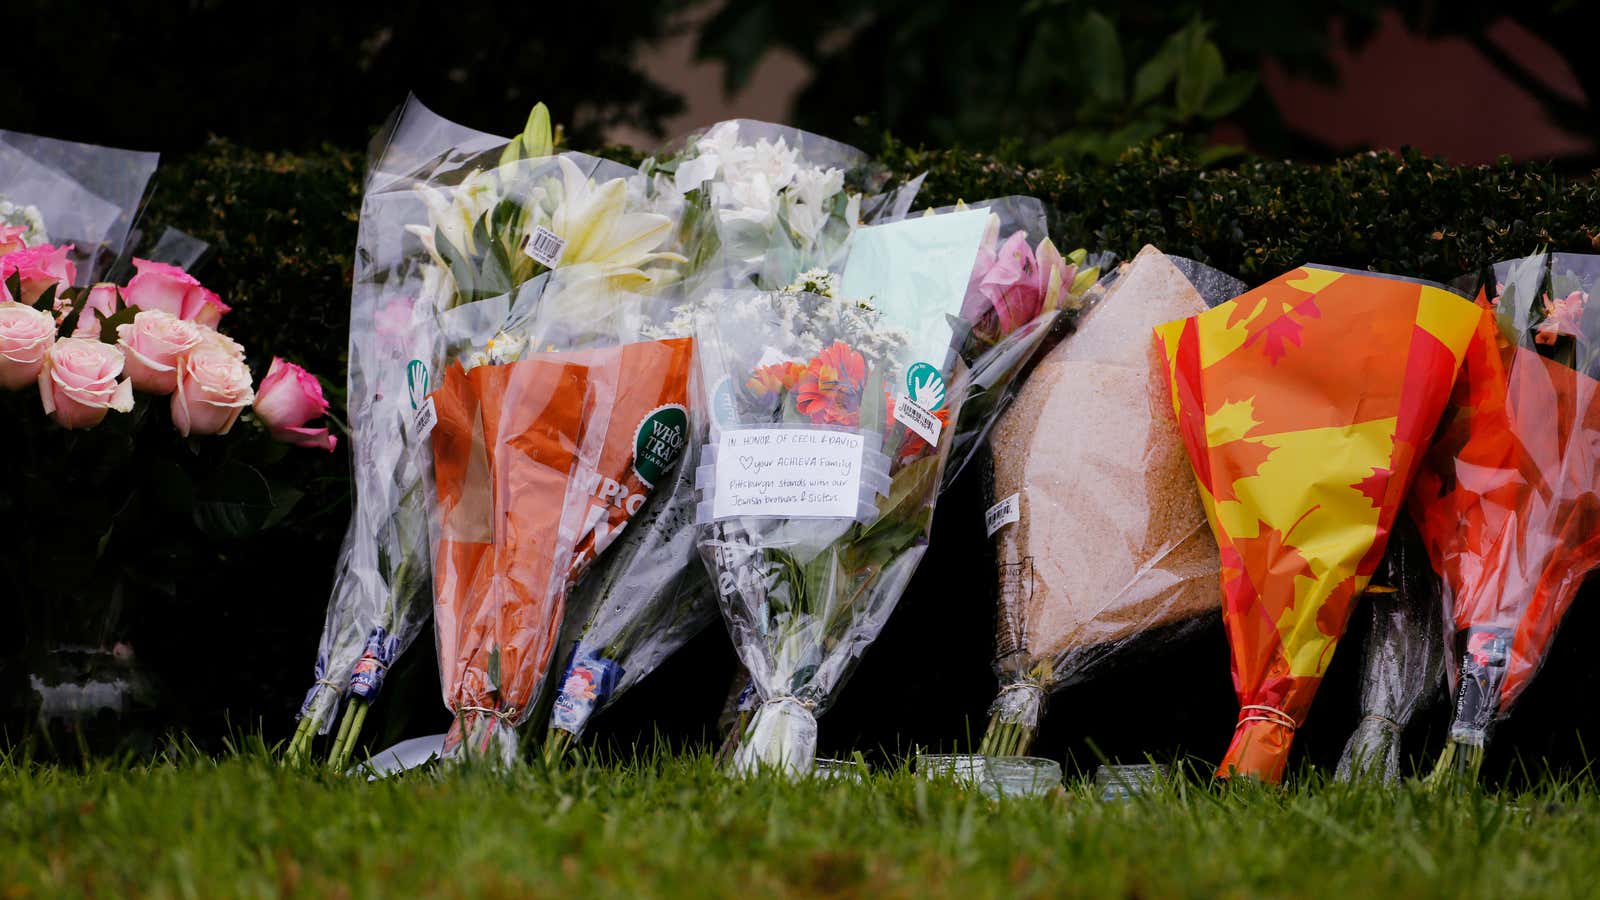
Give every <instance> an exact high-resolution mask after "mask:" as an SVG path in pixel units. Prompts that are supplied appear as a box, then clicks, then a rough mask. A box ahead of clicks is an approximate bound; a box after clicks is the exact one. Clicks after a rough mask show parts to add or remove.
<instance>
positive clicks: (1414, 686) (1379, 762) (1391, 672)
mask: <svg viewBox="0 0 1600 900" xmlns="http://www.w3.org/2000/svg"><path fill="white" fill-rule="evenodd" d="M1419 480H1420V476H1419ZM1373 581H1374V582H1375V583H1374V585H1373V586H1372V587H1369V588H1368V589H1367V594H1366V597H1365V600H1366V602H1367V604H1368V605H1369V606H1370V607H1371V610H1372V618H1371V619H1370V620H1369V621H1370V627H1369V630H1368V632H1367V643H1366V659H1365V661H1364V663H1363V666H1362V675H1361V721H1360V722H1359V723H1358V724H1357V725H1356V729H1355V731H1354V732H1353V733H1352V734H1351V735H1350V740H1349V741H1348V742H1347V743H1346V744H1345V747H1344V754H1343V755H1342V756H1340V758H1339V767H1338V770H1337V777H1338V778H1339V779H1340V780H1342V781H1351V780H1356V779H1360V778H1376V779H1380V780H1382V781H1385V782H1391V783H1392V782H1394V781H1395V780H1396V779H1398V778H1399V777H1400V739H1401V736H1402V735H1403V734H1404V733H1405V729H1406V726H1407V725H1409V724H1410V723H1411V719H1412V716H1414V715H1415V714H1416V712H1417V710H1418V709H1419V708H1421V706H1422V704H1423V703H1425V702H1426V701H1427V700H1428V699H1429V698H1430V697H1432V696H1433V695H1434V693H1435V692H1436V691H1438V689H1439V685H1440V682H1441V681H1442V680H1443V676H1444V660H1445V653H1444V647H1445V645H1444V642H1443V641H1442V640H1441V639H1440V638H1441V629H1442V627H1443V626H1442V624H1441V622H1440V605H1439V598H1438V589H1437V586H1436V583H1435V582H1434V579H1433V574H1432V571H1431V570H1430V569H1429V567H1428V564H1427V555H1426V552H1425V551H1424V550H1423V548H1422V545H1421V543H1420V539H1419V538H1418V536H1417V533H1416V528H1415V526H1413V525H1412V524H1411V523H1410V522H1409V520H1407V519H1404V518H1402V519H1401V520H1400V521H1399V522H1398V523H1396V527H1395V533H1394V535H1393V536H1391V537H1390V539H1389V551H1388V553H1387V554H1386V555H1385V556H1384V562H1383V565H1382V566H1381V567H1380V568H1379V570H1378V573H1377V575H1376V576H1375V577H1374V579H1373Z"/></svg>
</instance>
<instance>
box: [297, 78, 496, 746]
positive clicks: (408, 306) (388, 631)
mask: <svg viewBox="0 0 1600 900" xmlns="http://www.w3.org/2000/svg"><path fill="white" fill-rule="evenodd" d="M488 137H489V136H485V135H481V133H478V132H472V131H471V130H470V129H464V128H462V127H461V126H456V125H454V124H453V123H449V122H447V121H446V120H444V119H441V118H439V117H438V116H436V115H434V114H433V113H431V112H429V111H428V110H427V109H426V108H425V107H423V106H422V105H421V104H420V103H418V102H417V101H416V99H415V98H410V99H408V101H407V102H406V104H405V105H404V106H402V107H401V109H400V110H399V111H397V112H396V113H395V115H394V117H393V118H392V119H391V122H390V125H389V126H388V127H387V128H386V129H385V130H384V131H383V132H382V133H381V134H380V136H379V138H378V139H376V140H374V142H373V144H372V153H373V155H372V158H371V159H370V160H369V162H368V178H367V181H366V191H365V194H364V196H363V198H362V204H361V214H360V221H359V227H358V231H357V237H356V254H355V272H354V284H353V287H352V289H351V303H350V338H349V350H348V352H349V375H348V378H349V384H348V391H347V405H348V416H349V427H350V443H349V446H350V450H351V465H352V473H351V474H352V479H353V483H354V502H355V505H354V508H353V509H352V511H351V517H350V524H349V526H348V527H347V528H346V530H345V537H344V542H343V544H342V545H341V547H340V551H339V560H338V563H337V566H336V568H335V572H334V583H333V590H332V594H331V596H330V597H329V600H328V609H327V613H326V615H325V617H324V621H323V628H322V634H321V636H320V638H319V640H318V645H317V657H316V665H315V669H314V679H315V680H314V682H313V684H312V686H311V688H310V690H308V691H307V693H306V697H305V700H304V701H303V702H302V704H301V706H300V711H299V716H300V725H299V727H298V729H297V730H296V733H295V737H294V740H293V741H292V742H291V744H290V748H289V757H290V758H291V759H303V758H305V756H306V755H307V754H309V752H310V743H311V740H312V739H313V738H314V736H315V735H317V734H321V733H326V732H327V731H328V730H329V729H330V727H331V726H332V722H333V718H334V716H335V714H336V713H337V712H338V709H339V704H340V702H341V700H342V698H343V697H344V696H345V695H346V693H347V692H348V691H349V690H350V687H351V679H352V676H353V675H354V674H355V670H356V667H357V665H358V664H360V665H361V666H362V668H363V672H362V682H361V690H362V695H361V696H362V697H363V699H364V700H365V701H367V702H370V701H371V700H373V699H375V698H376V696H377V694H378V693H379V691H380V690H381V688H382V684H383V675H384V673H385V672H386V671H387V669H388V667H389V666H391V665H393V664H394V662H395V661H396V660H397V659H398V657H399V656H400V655H401V654H402V653H404V652H405V650H406V649H407V648H408V647H409V646H410V644H411V643H412V642H413V641H414V640H415V638H416V636H417V634H418V633H419V632H420V631H421V629H422V626H423V625H425V624H426V623H427V621H428V616H429V615H430V614H431V611H430V610H431V600H432V596H431V594H432V592H431V589H430V584H431V569H432V567H431V563H430V550H429V535H428V521H429V515H430V510H431V508H432V502H431V495H432V493H433V461H432V453H431V450H430V448H429V446H428V443H427V437H428V436H427V435H426V434H425V433H422V431H421V430H419V428H418V425H419V422H418V420H417V417H418V416H419V414H420V415H422V416H423V420H424V421H423V423H421V424H424V425H425V423H426V418H427V414H426V411H425V407H426V400H427V396H428V394H429V392H430V391H431V390H432V388H433V386H434V380H435V379H437V378H438V377H439V370H440V367H441V364H442V362H443V361H444V347H443V344H442V340H441V336H440V334H439V329H438V324H437V320H438V315H437V310H436V309H435V308H434V306H433V298H434V296H435V295H436V294H437V293H438V292H439V288H440V285H441V284H442V280H441V278H440V277H439V273H438V272H437V270H436V269H434V268H433V267H432V266H431V265H430V264H429V258H428V255H427V253H426V252H425V250H424V248H423V247H422V245H421V244H420V243H419V242H418V241H417V239H416V238H415V237H414V236H412V235H410V234H409V233H408V232H407V230H406V229H407V226H409V225H414V224H418V223H425V222H427V221H428V210H427V207H426V205H425V204H424V203H423V202H422V199H421V196H420V195H419V194H418V193H417V191H416V188H417V186H418V185H421V184H424V183H425V182H426V181H427V179H429V178H430V177H432V169H431V168H430V167H431V166H434V165H436V164H437V163H438V161H439V160H440V159H444V158H448V157H450V156H451V155H452V154H453V153H457V152H459V151H458V150H457V149H456V147H455V145H454V144H452V143H449V142H450V141H454V140H458V139H461V140H468V141H473V142H478V143H483V141H484V139H485V138H488ZM495 140H498V141H499V143H501V144H504V143H505V139H504V138H499V139H495ZM476 152H479V153H481V152H483V149H482V148H480V149H479V150H477V151H476ZM369 649H370V651H371V652H370V654H369ZM350 724H351V725H353V723H350ZM344 738H345V740H348V739H350V737H349V735H348V733H347V734H346V735H345V736H344ZM339 743H340V744H341V745H342V744H343V743H344V741H343V740H341V741H340V742H339ZM338 749H339V748H338V747H336V748H335V752H338Z"/></svg>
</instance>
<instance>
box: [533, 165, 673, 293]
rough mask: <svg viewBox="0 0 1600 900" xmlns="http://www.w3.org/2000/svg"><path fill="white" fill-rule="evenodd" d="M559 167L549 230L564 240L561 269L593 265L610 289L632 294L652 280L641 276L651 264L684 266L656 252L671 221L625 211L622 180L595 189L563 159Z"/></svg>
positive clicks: (625, 191) (646, 274)
mask: <svg viewBox="0 0 1600 900" xmlns="http://www.w3.org/2000/svg"><path fill="white" fill-rule="evenodd" d="M560 164H561V176H562V177H561V198H560V202H559V203H558V204H557V205H556V208H555V210H554V211H553V212H552V213H551V215H550V225H549V228H550V230H551V231H553V232H555V234H556V236H557V237H559V238H561V239H562V240H563V241H566V248H565V249H564V250H563V251H562V254H561V267H562V268H567V267H569V266H579V265H593V266H596V267H597V270H598V272H599V273H600V274H602V275H603V277H605V278H606V280H607V281H608V282H609V284H610V285H611V286H612V287H613V288H616V289H622V290H636V289H638V288H640V287H643V286H644V285H646V284H648V283H650V282H651V281H652V280H653V279H654V277H655V274H654V273H650V272H647V271H645V267H646V266H648V265H649V264H650V263H654V262H684V261H685V260H684V258H683V257H682V256H679V255H678V254H676V253H667V252H660V251H657V250H656V248H657V247H660V246H661V244H662V243H663V242H665V241H666V240H667V239H668V238H669V237H670V236H671V234H672V220H671V219H670V218H668V217H667V216H663V215H659V214H656V213H648V212H628V211H627V206H628V204H627V199H628V185H627V181H626V180H625V179H622V178H613V179H611V180H610V181H607V182H605V183H603V184H598V185H597V184H596V183H595V182H594V181H593V180H592V179H590V178H587V177H585V176H584V174H583V172H582V171H581V170H579V168H578V167H577V166H576V165H575V164H573V162H572V161H571V160H569V159H567V158H566V157H561V158H560Z"/></svg>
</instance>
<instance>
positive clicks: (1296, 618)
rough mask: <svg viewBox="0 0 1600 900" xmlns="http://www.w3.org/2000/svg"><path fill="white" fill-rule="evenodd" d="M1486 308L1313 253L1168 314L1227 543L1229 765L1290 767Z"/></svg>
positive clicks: (1170, 345)
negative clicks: (1232, 702)
mask: <svg viewBox="0 0 1600 900" xmlns="http://www.w3.org/2000/svg"><path fill="white" fill-rule="evenodd" d="M1482 318H1483V312H1482V311H1481V310H1480V309H1479V308H1478V307H1476V306H1474V305H1473V304H1472V303H1471V302H1470V301H1468V300H1466V299H1464V298H1462V297H1460V296H1457V295H1456V294H1454V293H1451V292H1450V291H1448V290H1446V289H1445V288H1443V287H1439V286H1436V285H1432V284H1428V283H1424V282H1419V281H1414V280H1409V279H1401V278H1394V277H1390V276H1384V275H1377V274H1372V273H1366V272H1352V271H1347V270H1342V269H1332V268H1326V267H1321V266H1303V267H1301V268H1298V269H1295V270H1294V271H1292V272H1289V273H1287V274H1285V275H1282V276H1280V277H1278V278H1276V279H1274V280H1273V281H1270V282H1268V283H1266V284H1264V285H1262V286H1261V287H1259V288H1256V289H1255V290H1252V291H1249V292H1248V293H1246V294H1244V295H1242V296H1240V297H1238V298H1236V299H1234V300H1232V301H1230V302H1228V303H1224V304H1222V305H1221V306H1218V307H1217V308H1215V309H1212V310H1208V311H1206V312H1203V313H1200V314H1198V315H1195V316H1191V317H1189V318H1187V319H1181V320H1179V321H1176V322H1169V323H1167V324H1165V325H1162V326H1160V327H1158V328H1157V329H1156V331H1155V333H1156V341H1157V344H1158V346H1159V347H1160V349H1161V351H1162V352H1163V353H1164V354H1165V356H1166V361H1167V368H1168V374H1169V376H1170V388H1171V392H1172V406H1173V412H1174V415H1175V416H1176V418H1177V422H1178V430H1179V433H1180V434H1181V435H1182V437H1183V441H1184V446H1185V449H1186V450H1187V451H1188V455H1189V461H1190V463H1191V464H1192V465H1193V468H1194V472H1195V478H1196V480H1197V481H1198V483H1199V487H1200V495H1201V501H1202V503H1203V505H1204V506H1205V509H1206V516H1207V518H1208V520H1209V521H1210V523H1211V528H1212V531H1213V532H1214V533H1215V535H1216V538H1217V545H1218V549H1219V551H1220V556H1221V574H1222V588H1223V622H1224V624H1225V626H1226V629H1227V633H1228V642H1229V644H1230V645H1231V647H1232V651H1233V680H1234V689H1235V691H1236V692H1237V694H1238V697H1239V703H1240V707H1241V709H1240V715H1239V722H1238V725H1237V727H1236V728H1235V730H1234V734H1233V741H1232V743H1231V744H1230V745H1229V747H1228V752H1227V755H1226V756H1225V757H1224V758H1223V760H1222V764H1221V766H1220V767H1219V769H1218V774H1219V775H1220V776H1222V777H1228V776H1230V775H1234V774H1243V775H1247V776H1251V777H1255V778H1258V779H1261V780H1263V781H1268V782H1277V781H1280V780H1282V778H1283V773H1284V769H1285V767H1286V765H1287V762H1288V755H1289V748H1290V744H1291V742H1292V741H1293V738H1294V729H1296V728H1298V727H1299V726H1300V725H1301V724H1303V723H1304V721H1305V718H1306V714H1307V712H1308V711H1309V709H1310V706H1311V701H1312V698H1313V697H1314V696H1315V695H1316V689H1317V686H1318V684H1320V683H1321V680H1322V676H1323V673H1325V672H1326V671H1327V668H1328V664H1329V662H1330V661H1331V660H1332V659H1333V653H1334V650H1335V648H1336V647H1337V646H1338V642H1339V638H1340V637H1341V636H1342V635H1343V633H1344V628H1345V624H1346V623H1347V622H1348V620H1349V615H1350V609H1351V605H1352V603H1353V602H1354V600H1355V598H1356V596H1358V595H1359V594H1360V593H1361V592H1362V590H1364V589H1365V587H1366V585H1367V581H1368V580H1369V579H1370V578H1371V576H1372V574H1373V572H1374V571H1375V570H1376V568H1377V566H1378V563H1379V561H1380V560H1381V558H1382V557H1383V552H1384V545H1385V544H1386V543H1387V540H1388V535H1389V530H1390V528H1391V526H1392V525H1393V523H1394V519H1395V516H1396V515H1397V514H1398V512H1399V509H1400V505H1401V502H1402V500H1403V498H1404V497H1405V495H1406V492H1407V490H1408V489H1409V487H1410V484H1411V479H1412V475H1413V474H1414V473H1415V471H1416V467H1417V463H1418V459H1419V457H1420V454H1421V452H1422V451H1423V450H1425V449H1426V442H1427V440H1428V438H1429V436H1430V435H1431V434H1432V432H1433V430H1434V426H1435V425H1436V424H1437V423H1438V421H1439V417H1440V414H1441V413H1442V411H1443V409H1444V406H1445V402H1446V400H1447V399H1448V397H1449V395H1450V391H1451V386H1452V384H1453V383H1454V382H1455V378H1456V373H1457V371H1458V370H1459V369H1460V367H1461V363H1462V358H1463V356H1464V354H1465V352H1466V348H1467V345H1468V343H1469V341H1470V340H1471V338H1472V336H1473V333H1474V331H1475V329H1476V328H1477V326H1478V324H1479V322H1480V321H1481V320H1482Z"/></svg>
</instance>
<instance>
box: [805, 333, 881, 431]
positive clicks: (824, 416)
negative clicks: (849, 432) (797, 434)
mask: <svg viewBox="0 0 1600 900" xmlns="http://www.w3.org/2000/svg"><path fill="white" fill-rule="evenodd" d="M866 381H867V361H866V360H865V359H863V358H862V357H861V354H859V353H857V352H856V351H854V350H852V349H850V345H849V344H846V343H845V342H844V341H834V342H833V343H832V344H831V345H829V346H828V347H826V348H825V349H823V351H822V352H821V353H820V354H818V355H817V357H816V358H815V359H813V360H811V363H810V365H808V366H806V369H805V374H803V375H802V376H801V377H800V382H799V384H798V388H799V391H800V398H799V400H798V401H797V402H796V403H795V408H797V409H799V410H800V412H801V413H802V414H803V415H806V416H810V417H811V421H812V423H813V424H816V425H850V426H854V425H859V424H861V389H862V387H863V385H865V384H866Z"/></svg>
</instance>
